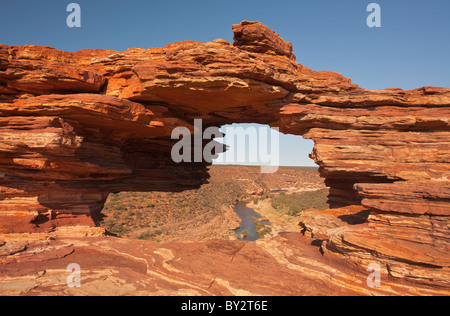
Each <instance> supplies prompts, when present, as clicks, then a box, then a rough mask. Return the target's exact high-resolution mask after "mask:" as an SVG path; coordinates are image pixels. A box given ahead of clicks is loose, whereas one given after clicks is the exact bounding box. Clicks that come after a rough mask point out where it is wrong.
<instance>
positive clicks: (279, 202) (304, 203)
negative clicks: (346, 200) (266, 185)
mask: <svg viewBox="0 0 450 316" xmlns="http://www.w3.org/2000/svg"><path fill="white" fill-rule="evenodd" d="M328 194H329V190H328V189H321V190H316V191H309V192H302V193H292V194H285V193H284V192H281V194H279V195H278V196H276V197H273V198H272V200H271V202H272V207H273V208H275V209H277V210H280V211H283V212H285V213H286V214H288V215H291V216H295V215H297V214H298V213H299V212H301V211H304V210H308V209H315V210H323V209H327V208H329V206H328V203H327V197H328Z"/></svg>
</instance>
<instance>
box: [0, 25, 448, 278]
mask: <svg viewBox="0 0 450 316" xmlns="http://www.w3.org/2000/svg"><path fill="white" fill-rule="evenodd" d="M233 30H234V35H235V36H234V43H228V42H227V41H225V40H220V39H219V40H215V41H213V42H209V43H197V42H192V41H185V42H178V43H174V44H169V45H167V46H165V47H164V48H149V49H141V48H132V49H129V50H127V51H125V52H116V51H106V50H81V51H79V52H75V53H70V52H63V51H59V50H56V49H53V48H49V47H39V46H33V45H27V46H23V47H18V46H5V45H0V144H1V145H0V172H1V174H0V176H1V177H0V196H1V201H0V233H8V232H40V231H51V230H54V229H55V227H60V226H64V225H78V224H79V225H87V224H90V225H93V223H94V222H95V221H97V220H99V219H100V217H101V215H100V211H101V209H102V206H103V203H104V201H105V199H106V197H107V195H108V194H109V193H110V192H119V191H146V190H162V191H176V190H185V189H193V188H198V187H199V186H200V185H201V184H203V183H205V182H206V181H207V179H208V174H207V166H208V163H207V162H202V163H183V164H177V163H174V162H173V161H172V159H171V156H170V151H171V147H172V145H173V144H174V142H176V140H172V139H171V132H172V130H173V128H175V127H178V126H186V127H188V128H189V129H190V130H191V131H193V120H194V119H195V118H202V119H203V128H206V127H208V126H220V125H221V124H227V123H239V122H254V123H264V124H270V125H271V126H273V127H279V128H280V130H281V131H282V132H285V133H291V134H296V135H303V136H304V137H306V138H310V139H313V140H314V142H315V147H314V151H313V153H312V155H311V156H312V158H313V159H314V160H315V161H316V162H317V164H318V165H319V166H320V173H321V175H322V176H323V177H325V179H326V183H327V185H328V186H329V187H330V197H329V202H330V205H331V206H332V207H345V206H348V205H359V206H361V205H362V207H364V209H365V210H366V211H365V212H367V214H366V216H363V217H362V218H363V220H362V222H358V224H355V225H350V224H348V223H346V222H345V221H344V224H342V221H341V220H340V219H339V218H338V216H341V215H342V214H341V211H340V210H339V209H338V210H336V211H330V212H328V213H327V214H326V215H327V218H328V220H327V221H325V224H324V223H323V221H319V220H317V221H314V220H310V219H311V217H313V218H314V217H315V216H321V215H320V214H319V213H314V214H311V213H309V214H305V218H304V221H303V222H302V226H303V227H304V230H305V232H306V231H308V232H311V233H312V234H313V236H319V237H317V239H319V240H321V241H322V242H324V243H323V245H326V247H324V249H328V250H332V251H333V252H335V253H339V254H346V255H347V256H348V257H349V258H351V259H352V260H354V261H355V262H357V263H358V264H360V265H361V267H362V268H365V266H366V264H367V262H369V261H370V260H372V259H374V260H376V261H377V262H380V263H381V264H383V265H384V267H386V269H388V271H389V273H390V275H391V277H395V278H408V279H409V280H414V281H418V282H425V283H431V284H434V285H438V286H449V284H448V283H449V278H448V270H449V267H450V256H449V249H448V246H449V236H450V234H449V230H450V220H449V216H450V203H449V202H450V200H449V199H450V185H449V183H450V182H449V174H450V173H449V171H450V164H449V161H450V137H449V136H450V131H449V124H450V89H447V88H436V87H423V88H419V89H414V90H406V91H405V90H402V89H396V88H394V89H385V90H377V91H374V90H367V89H363V88H361V87H359V86H358V85H356V84H353V83H351V81H350V79H348V78H344V77H343V76H342V75H341V74H338V73H333V72H327V71H312V70H310V69H308V68H306V67H304V66H303V65H301V64H299V63H296V62H295V55H294V54H293V51H292V45H291V44H290V43H287V42H285V41H284V40H283V39H281V38H280V37H279V36H278V34H276V33H275V32H273V31H272V30H270V29H269V28H267V27H266V26H264V25H262V24H260V23H258V22H248V21H244V22H242V23H241V24H239V25H235V26H233ZM308 216H309V217H308ZM330 216H331V217H330ZM91 218H93V220H92V219H91ZM335 218H338V222H337V223H336V220H335ZM358 218H361V216H358ZM329 221H331V222H334V224H333V225H332V227H328V226H327V225H328V224H327V223H328V222H329ZM339 221H340V222H339ZM322 224H324V225H325V226H323V227H322V226H321V225H322ZM329 229H331V230H333V229H334V231H332V232H330V231H329ZM336 230H338V231H339V232H336ZM317 231H320V232H321V233H320V234H317Z"/></svg>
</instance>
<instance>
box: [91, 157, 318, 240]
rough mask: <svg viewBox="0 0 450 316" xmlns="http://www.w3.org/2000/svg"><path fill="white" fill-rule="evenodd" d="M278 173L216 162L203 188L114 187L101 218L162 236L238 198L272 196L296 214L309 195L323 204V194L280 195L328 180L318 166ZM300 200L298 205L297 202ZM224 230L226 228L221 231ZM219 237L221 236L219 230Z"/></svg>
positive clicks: (127, 232) (119, 230)
mask: <svg viewBox="0 0 450 316" xmlns="http://www.w3.org/2000/svg"><path fill="white" fill-rule="evenodd" d="M280 170H281V172H280V171H279V172H278V173H275V174H261V173H260V170H259V168H257V167H244V166H238V167H236V166H213V167H211V170H210V173H211V179H210V183H208V184H205V185H203V186H202V187H200V188H199V189H198V190H191V191H184V192H178V193H175V192H121V193H112V194H110V196H109V197H108V200H107V202H106V204H105V207H104V210H103V214H104V215H105V218H104V219H103V221H102V222H101V223H100V225H101V226H102V227H105V228H106V229H107V230H108V231H109V232H111V233H114V234H117V235H118V236H123V237H128V238H136V239H144V240H154V241H163V240H166V239H167V238H169V237H171V236H174V235H179V234H180V232H182V231H183V229H186V228H187V227H197V226H201V225H202V224H203V223H208V222H209V221H211V220H212V219H213V218H215V217H217V216H218V215H221V214H223V207H224V206H226V207H229V206H233V205H234V204H235V203H236V202H237V201H253V202H254V203H255V204H258V203H260V202H261V201H264V200H266V199H271V200H272V203H273V204H274V205H276V206H277V208H278V209H282V210H283V211H284V212H289V213H290V214H293V213H295V212H296V210H301V209H304V207H305V205H304V204H305V203H306V202H305V201H304V199H310V198H312V199H313V200H314V201H313V202H312V203H311V205H306V208H310V207H320V206H319V200H320V201H322V200H323V196H322V195H320V196H316V195H318V194H317V193H315V194H313V195H311V196H304V197H303V198H302V199H300V198H297V196H296V195H292V196H290V195H283V193H281V195H279V196H278V195H276V194H277V193H273V192H276V190H278V189H279V188H282V187H286V186H289V187H293V188H295V187H301V186H303V185H305V184H306V185H313V186H316V187H321V186H323V181H322V180H321V179H320V178H319V176H318V174H317V172H314V171H303V170H294V169H291V168H289V169H282V168H280ZM296 202H299V203H298V204H299V205H297V206H295V205H294V204H295V203H296ZM257 225H259V226H258V233H260V235H261V236H264V235H266V234H268V233H270V230H271V229H270V227H269V226H267V225H264V224H263V223H259V224H257ZM220 236H222V234H221V235H220ZM218 237H219V236H218Z"/></svg>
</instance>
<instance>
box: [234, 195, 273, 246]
mask: <svg viewBox="0 0 450 316" xmlns="http://www.w3.org/2000/svg"><path fill="white" fill-rule="evenodd" d="M234 211H235V212H236V214H237V215H238V216H239V217H240V218H241V224H240V225H241V226H240V227H239V228H238V229H237V230H236V236H241V234H242V232H243V231H244V230H247V237H245V238H241V237H239V239H241V240H250V241H255V240H257V239H258V238H259V235H258V233H257V232H256V225H255V220H254V219H253V218H255V217H256V218H261V215H259V214H258V213H256V212H255V211H254V210H253V209H251V208H249V207H247V206H246V205H245V203H244V202H238V203H237V204H236V205H235V206H234ZM262 223H263V224H265V225H268V224H269V222H268V221H262Z"/></svg>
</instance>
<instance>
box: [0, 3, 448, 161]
mask: <svg viewBox="0 0 450 316" xmlns="http://www.w3.org/2000/svg"><path fill="white" fill-rule="evenodd" d="M71 2H76V3H78V4H80V6H81V10H82V12H81V20H82V21H81V23H82V27H81V28H73V29H71V28H68V27H67V26H66V18H67V16H68V14H69V13H68V12H66V7H67V5H68V4H69V3H71ZM371 2H376V3H378V4H379V5H380V6H381V28H369V27H367V25H366V18H367V16H368V14H369V13H368V12H366V7H367V5H368V4H369V3H371ZM242 20H253V21H260V22H262V23H264V24H266V25H268V26H269V27H271V28H272V29H274V30H275V31H276V32H278V33H279V34H280V35H281V36H282V37H283V38H284V39H285V40H287V41H290V42H292V43H293V46H294V53H295V54H296V55H297V61H298V62H300V63H302V64H303V65H305V66H307V67H309V68H311V69H313V70H331V71H336V72H340V73H342V74H343V75H344V76H346V77H349V78H351V79H352V81H353V82H354V83H357V84H359V85H360V86H362V87H364V88H367V89H382V88H388V87H399V88H403V89H413V88H418V87H421V86H426V85H433V86H441V87H450V61H449V56H450V1H448V0H427V1H424V0H422V1H417V0H378V1H376V0H340V1H337V0H293V1H282V0H281V1H273V0H272V1H266V0H257V1H245V0H240V1H239V0H223V1H217V0H202V1H196V0H191V1H188V0H185V1H153V0H128V1H114V0H110V1H106V0H46V1H36V0H14V1H2V4H1V6H0V43H2V44H6V45H25V44H36V45H46V46H52V47H55V48H57V49H61V50H67V51H77V50H79V49H82V48H102V49H113V50H118V51H124V50H126V49H127V48H130V47H144V48H147V47H161V46H164V45H165V44H167V43H172V42H176V41H181V40H194V41H200V42H206V41H211V40H214V39H216V38H223V39H226V40H228V41H230V42H231V41H232V38H233V33H232V30H231V25H232V24H235V23H240V22H241V21H242ZM288 143H290V144H291V146H288V147H290V148H289V149H286V154H283V157H299V156H300V155H301V156H303V157H305V156H306V152H308V153H309V152H310V150H311V148H310V147H311V146H310V145H311V144H310V143H307V145H306V146H303V147H304V148H297V147H298V146H294V144H295V143H297V141H293V140H290V141H289V142H288ZM298 143H303V142H300V141H298ZM300 147H301V146H300ZM295 148H297V149H295ZM286 159H288V158H286ZM294 161H297V162H298V158H295V160H292V162H294ZM286 163H287V164H291V163H290V162H286Z"/></svg>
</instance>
